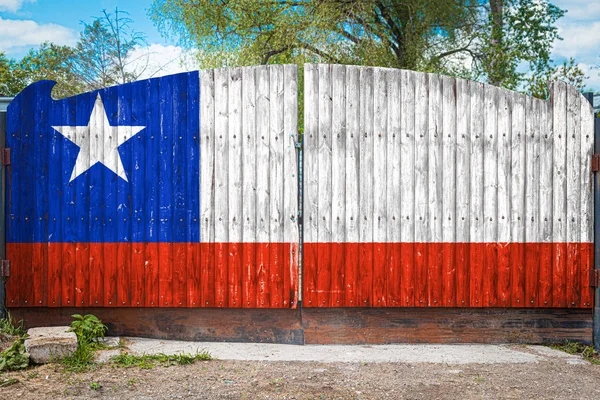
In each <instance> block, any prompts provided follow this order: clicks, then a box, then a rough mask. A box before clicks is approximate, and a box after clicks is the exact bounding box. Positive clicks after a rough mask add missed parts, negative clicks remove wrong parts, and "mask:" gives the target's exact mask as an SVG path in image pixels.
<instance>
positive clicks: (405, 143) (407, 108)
mask: <svg viewBox="0 0 600 400" xmlns="http://www.w3.org/2000/svg"><path fill="white" fill-rule="evenodd" d="M400 74H401V85H402V88H401V90H400V92H401V95H402V105H401V112H400V114H401V116H402V120H401V127H400V130H401V141H400V153H401V156H400V174H401V184H400V199H401V200H402V201H401V204H400V212H401V213H402V214H401V215H402V223H401V224H400V229H401V232H400V241H401V242H402V249H401V258H402V261H401V264H402V266H401V268H402V274H401V275H402V276H401V278H400V281H401V285H402V287H401V296H402V306H407V307H411V306H414V304H415V245H414V242H415V216H416V212H415V195H416V191H415V161H416V160H415V135H416V132H415V108H416V107H415V74H414V73H413V72H411V71H404V70H403V71H401V72H400Z"/></svg>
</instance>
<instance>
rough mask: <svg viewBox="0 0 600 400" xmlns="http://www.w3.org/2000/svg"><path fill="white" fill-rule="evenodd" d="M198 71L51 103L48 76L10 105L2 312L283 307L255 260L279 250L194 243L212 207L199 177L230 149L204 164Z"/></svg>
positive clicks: (283, 299) (222, 240) (210, 193)
mask: <svg viewBox="0 0 600 400" xmlns="http://www.w3.org/2000/svg"><path fill="white" fill-rule="evenodd" d="M209 72H210V74H208V73H206V74H205V75H206V76H209V77H212V71H209ZM200 75H201V73H199V72H197V71H196V72H189V73H182V74H177V75H172V76H166V77H161V78H154V79H148V80H142V81H137V82H133V83H128V84H124V85H120V86H115V87H110V88H106V89H102V90H98V91H94V92H90V93H84V94H80V95H77V96H75V97H70V98H66V99H61V100H54V99H53V98H52V96H51V91H52V87H53V86H54V84H55V83H54V82H50V81H41V82H37V83H35V84H33V85H31V86H29V87H28V88H26V89H25V90H24V91H23V92H22V93H20V94H19V95H18V96H17V97H16V98H15V100H14V101H13V102H12V103H11V104H10V106H9V108H8V115H7V117H8V134H7V147H10V148H11V152H12V154H11V156H12V157H11V158H12V165H11V166H10V167H9V170H8V177H9V178H8V185H7V240H6V241H7V257H8V258H9V259H10V260H11V263H12V276H11V279H10V280H9V282H8V286H7V289H8V297H7V298H8V300H7V304H8V305H9V307H10V306H12V307H15V306H24V307H29V306H50V307H59V306H62V307H65V306H81V307H84V306H93V307H97V306H106V307H116V306H133V307H141V306H147V307H261V306H262V307H289V306H290V305H292V306H293V304H290V303H293V298H290V291H287V295H284V294H281V296H279V297H278V296H277V295H276V294H275V293H273V292H274V290H275V289H271V290H269V285H268V283H269V282H273V279H269V276H266V277H264V276H263V275H264V274H263V275H260V274H259V272H260V271H257V270H261V271H263V272H264V270H265V269H266V271H267V275H268V273H269V267H271V272H270V273H271V274H273V273H274V271H273V268H272V265H269V258H267V259H266V260H264V259H263V258H261V257H260V256H261V254H262V253H263V252H267V253H269V254H271V253H273V252H275V253H276V255H280V258H281V259H282V260H283V259H284V258H285V257H284V255H285V254H284V252H285V251H286V250H289V249H287V248H284V246H283V245H282V244H281V243H268V241H267V243H257V242H256V240H252V241H250V242H249V243H241V241H238V242H235V243H230V242H229V241H228V237H227V236H226V237H216V238H215V237H214V236H213V237H203V238H201V215H200V208H201V207H200V202H201V200H202V199H204V200H206V202H207V205H209V206H210V205H211V204H212V205H213V206H214V203H215V193H214V190H213V188H214V186H215V182H214V180H215V176H214V174H213V177H212V180H213V182H212V183H211V182H205V183H207V185H205V187H206V188H207V190H206V191H205V192H202V193H201V174H200V171H201V168H207V169H210V170H213V169H214V168H215V166H214V159H215V158H219V157H222V156H225V157H227V152H225V153H224V155H223V154H217V155H215V154H214V149H215V146H214V145H213V146H212V150H211V152H212V154H211V157H212V159H211V160H208V161H207V162H206V163H205V164H202V166H201V157H200V156H201V151H200V149H201V138H200V134H201V131H200V129H201V123H202V121H200V102H201V93H200V87H201V77H200ZM227 80H230V77H229V76H228V77H227ZM225 83H228V82H225ZM211 87H214V84H213V85H211ZM205 95H207V96H209V98H211V99H214V97H215V96H214V93H205ZM217 100H218V99H217ZM217 100H214V101H217ZM240 104H241V103H240ZM232 111H233V110H232ZM238 111H239V110H236V112H238ZM205 135H206V138H207V140H212V141H213V142H214V141H215V140H217V141H218V140H219V138H218V137H217V138H216V139H215V136H214V135H213V134H210V136H209V134H208V133H205ZM235 136H236V133H235V132H232V137H235ZM237 136H240V135H239V134H238V135H237ZM248 138H249V136H248ZM221 139H223V138H221ZM225 139H227V138H225ZM225 139H223V140H225ZM230 140H233V139H230ZM226 143H227V142H226ZM231 143H233V141H232V142H231ZM231 143H230V144H231ZM230 161H231V164H230V165H231V166H232V167H234V168H237V169H239V168H241V167H242V161H243V160H242V159H241V158H240V159H239V160H237V161H236V160H234V159H232V160H230ZM267 162H268V158H267ZM236 163H238V164H239V165H236ZM219 176H225V177H226V176H227V174H223V175H219V174H217V182H216V185H225V186H226V187H227V185H228V184H229V183H228V182H227V180H225V181H223V180H221V181H219ZM223 182H224V183H223ZM216 202H217V203H219V201H218V199H217V201H216ZM233 219H234V220H235V217H234V218H233ZM208 223H211V224H212V223H214V222H212V221H208V219H207V224H208ZM261 249H262V250H261ZM244 260H245V261H244ZM271 264H272V262H271ZM283 264H284V263H283V261H282V262H281V265H282V266H281V268H282V269H283ZM280 275H284V272H283V271H281V274H280ZM263 278H264V279H263ZM288 278H289V277H288ZM265 281H266V282H267V285H266V288H265ZM288 281H289V279H288ZM281 283H282V284H281V285H280V286H281V287H280V288H279V291H280V292H281V293H284V292H286V290H284V289H283V278H281ZM260 293H262V294H263V296H259V294H260ZM292 297H293V294H292ZM265 300H266V301H265Z"/></svg>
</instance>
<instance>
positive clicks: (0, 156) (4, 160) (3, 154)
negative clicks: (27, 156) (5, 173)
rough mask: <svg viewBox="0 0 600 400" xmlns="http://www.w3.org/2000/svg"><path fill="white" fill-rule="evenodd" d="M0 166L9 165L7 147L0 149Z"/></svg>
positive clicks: (8, 150)
mask: <svg viewBox="0 0 600 400" xmlns="http://www.w3.org/2000/svg"><path fill="white" fill-rule="evenodd" d="M0 164H2V165H4V166H7V165H10V149H9V148H8V147H6V148H4V149H0Z"/></svg>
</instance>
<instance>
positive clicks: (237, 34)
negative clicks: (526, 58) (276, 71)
mask: <svg viewBox="0 0 600 400" xmlns="http://www.w3.org/2000/svg"><path fill="white" fill-rule="evenodd" d="M478 7H479V6H478V3H477V2H476V1H471V0H454V1H447V0H410V1H405V2H398V1H394V0H363V1H349V0H322V1H310V0H290V1H286V0H258V1H256V0H230V1H217V0H198V1H194V2H189V1H186V0H154V2H153V3H152V6H151V8H150V10H149V16H150V18H151V19H152V20H153V21H154V22H155V23H156V24H157V26H158V27H159V29H160V30H161V31H162V32H163V33H164V34H166V35H172V36H174V37H176V38H178V40H179V42H180V44H182V45H184V46H186V47H188V48H195V49H199V60H200V62H201V63H202V64H203V65H204V66H226V65H248V64H266V63H281V62H303V61H320V62H330V63H344V64H363V65H364V64H369V65H379V66H386V67H396V68H410V69H424V70H429V69H431V68H433V67H438V68H439V66H443V65H444V63H445V61H446V60H447V59H449V58H450V57H451V56H452V55H454V54H457V53H460V52H468V51H469V48H468V46H465V44H468V43H469V42H468V40H466V41H465V39H467V37H468V36H469V35H471V33H472V32H471V30H470V27H471V26H472V25H473V24H474V23H475V22H476V21H475V17H476V16H477V14H476V13H474V12H473V10H474V9H477V8H478Z"/></svg>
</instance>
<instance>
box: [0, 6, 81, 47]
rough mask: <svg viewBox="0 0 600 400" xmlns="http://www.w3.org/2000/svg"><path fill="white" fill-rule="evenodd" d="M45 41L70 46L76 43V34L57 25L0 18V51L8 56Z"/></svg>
mask: <svg viewBox="0 0 600 400" xmlns="http://www.w3.org/2000/svg"><path fill="white" fill-rule="evenodd" d="M0 1H2V0H0ZM46 41H50V42H53V43H56V44H60V45H70V46H72V45H74V44H75V43H76V42H77V34H76V33H75V32H73V30H71V29H69V28H66V27H64V26H61V25H57V24H38V23H37V22H35V21H31V20H16V19H3V18H2V17H0V50H1V51H5V52H6V53H7V54H9V55H10V54H11V53H12V54H14V53H19V52H22V50H23V49H24V48H27V47H32V46H38V45H40V44H41V43H43V42H46Z"/></svg>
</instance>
